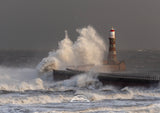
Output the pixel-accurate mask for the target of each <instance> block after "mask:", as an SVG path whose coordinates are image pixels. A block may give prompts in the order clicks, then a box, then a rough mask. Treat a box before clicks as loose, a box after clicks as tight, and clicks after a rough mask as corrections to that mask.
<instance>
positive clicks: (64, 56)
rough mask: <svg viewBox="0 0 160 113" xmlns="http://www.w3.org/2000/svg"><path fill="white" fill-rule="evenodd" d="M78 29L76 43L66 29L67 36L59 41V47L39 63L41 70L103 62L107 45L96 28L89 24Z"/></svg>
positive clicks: (46, 70)
mask: <svg viewBox="0 0 160 113" xmlns="http://www.w3.org/2000/svg"><path fill="white" fill-rule="evenodd" d="M76 31H77V32H78V33H79V36H78V38H77V40H76V41H75V42H74V43H73V42H72V41H71V40H70V38H69V37H68V34H67V31H65V38H64V39H63V40H62V41H61V42H59V44H58V49H57V50H56V51H51V52H49V55H48V57H46V58H43V59H42V61H41V62H40V63H39V64H38V66H37V69H38V71H39V72H48V71H52V70H53V69H65V68H66V67H67V66H77V65H85V64H94V65H100V64H102V61H103V57H104V53H105V52H106V46H105V44H104V41H103V40H102V38H101V37H100V36H99V34H98V33H97V32H96V30H95V29H94V28H93V27H91V26H88V27H86V28H82V29H77V30H76Z"/></svg>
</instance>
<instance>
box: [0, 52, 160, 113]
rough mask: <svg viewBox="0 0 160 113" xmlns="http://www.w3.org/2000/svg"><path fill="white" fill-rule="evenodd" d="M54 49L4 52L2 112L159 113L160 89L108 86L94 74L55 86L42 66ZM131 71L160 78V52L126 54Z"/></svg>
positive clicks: (121, 57)
mask: <svg viewBox="0 0 160 113" xmlns="http://www.w3.org/2000/svg"><path fill="white" fill-rule="evenodd" d="M46 56H48V51H40V50H39V51H29V50H28V51H27V50H25V51H22V50H12V51H11V50H1V51H0V113H158V112H159V111H160V86H159V84H157V86H155V85H154V86H152V85H151V86H150V87H143V86H141V87H134V86H132V87H131V86H125V87H118V86H113V85H105V86H103V85H102V83H101V82H100V81H98V80H97V79H95V78H92V76H91V75H88V74H87V73H86V74H82V75H77V76H75V77H73V78H71V79H68V80H64V81H59V82H55V81H54V80H53V78H52V72H48V73H45V74H39V72H38V71H37V68H36V67H37V65H38V64H39V62H41V60H42V59H43V58H44V57H46ZM117 56H118V59H119V60H125V63H126V66H127V70H126V71H130V72H152V73H155V74H157V75H160V51H159V50H121V51H118V52H117Z"/></svg>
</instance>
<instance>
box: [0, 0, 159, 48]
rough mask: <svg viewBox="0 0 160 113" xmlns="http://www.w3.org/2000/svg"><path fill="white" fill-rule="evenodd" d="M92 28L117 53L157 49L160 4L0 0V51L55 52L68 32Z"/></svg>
mask: <svg viewBox="0 0 160 113" xmlns="http://www.w3.org/2000/svg"><path fill="white" fill-rule="evenodd" d="M88 25H92V26H93V27H94V28H95V29H96V30H97V31H98V33H99V34H100V35H101V36H102V37H103V38H104V39H105V40H108V35H109V33H108V31H109V29H110V27H111V26H113V27H115V29H116V33H117V34H116V36H117V47H118V48H119V49H160V44H159V43H160V0H1V1H0V39H1V40H0V49H55V48H56V47H57V42H58V41H60V40H62V39H63V38H64V30H68V33H69V36H70V37H71V39H72V40H76V38H77V35H78V34H77V33H76V31H75V29H76V28H82V27H85V26H88Z"/></svg>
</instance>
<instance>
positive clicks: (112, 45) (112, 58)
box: [108, 27, 119, 64]
mask: <svg viewBox="0 0 160 113" xmlns="http://www.w3.org/2000/svg"><path fill="white" fill-rule="evenodd" d="M118 63H119V61H118V60H117V54H116V36H115V30H114V29H113V27H112V29H111V30H110V37H109V54H108V64H118Z"/></svg>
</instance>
